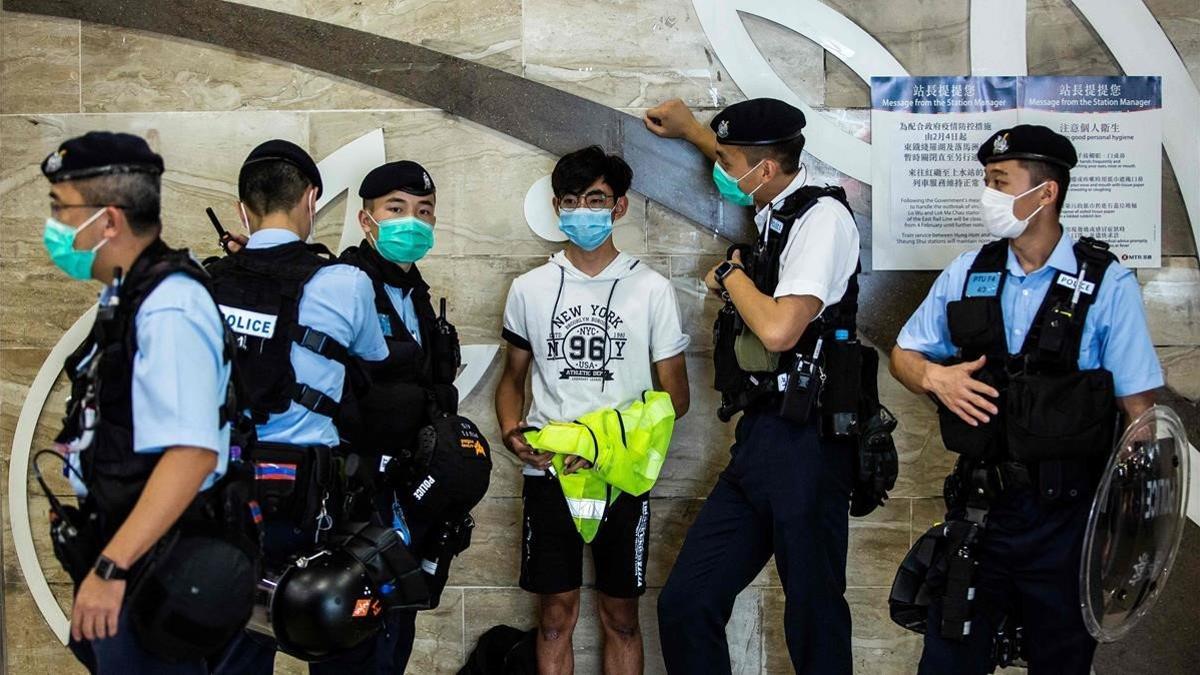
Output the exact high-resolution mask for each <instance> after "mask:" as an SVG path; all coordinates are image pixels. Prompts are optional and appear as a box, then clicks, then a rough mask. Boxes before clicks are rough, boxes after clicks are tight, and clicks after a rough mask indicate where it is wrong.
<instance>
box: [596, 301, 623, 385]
mask: <svg viewBox="0 0 1200 675" xmlns="http://www.w3.org/2000/svg"><path fill="white" fill-rule="evenodd" d="M619 281H621V280H620V279H613V285H612V288H610V289H608V300H605V301H604V362H603V363H601V364H600V367H601V369H603V368H604V367H605V366H607V365H608V361H609V358H608V315H609V314H610V313H611V309H612V299H613V293H616V292H617V282H619ZM606 381H607V380H605V379H604V378H603V377H601V378H600V391H604V383H605V382H606Z"/></svg>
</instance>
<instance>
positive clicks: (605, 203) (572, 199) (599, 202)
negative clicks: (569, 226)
mask: <svg viewBox="0 0 1200 675" xmlns="http://www.w3.org/2000/svg"><path fill="white" fill-rule="evenodd" d="M616 200H617V198H616V197H614V196H612V195H610V194H607V193H605V192H601V191H600V190H593V191H591V192H589V193H587V194H586V195H563V196H562V198H561V199H559V200H558V206H559V208H563V209H566V210H568V211H572V210H574V209H577V208H579V207H581V206H582V207H586V208H589V209H604V208H611V207H612V204H613V203H614V202H615V201H616Z"/></svg>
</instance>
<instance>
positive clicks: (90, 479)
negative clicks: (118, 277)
mask: <svg viewBox="0 0 1200 675" xmlns="http://www.w3.org/2000/svg"><path fill="white" fill-rule="evenodd" d="M175 273H182V274H186V275H188V276H189V277H191V278H192V279H195V280H196V281H197V282H199V283H200V284H201V285H202V286H204V288H205V290H207V291H209V292H210V293H211V279H210V278H209V277H208V275H207V274H205V272H204V270H203V269H202V268H201V267H200V265H199V264H197V263H196V262H195V261H194V260H193V259H192V258H191V256H190V255H189V254H188V252H187V251H186V250H174V249H171V248H170V247H168V246H167V245H166V244H165V243H163V242H162V240H156V241H155V242H154V243H153V244H151V245H150V246H149V247H147V248H146V250H145V251H143V252H142V254H141V255H140V256H138V259H137V260H136V261H135V262H134V264H133V266H132V267H131V268H130V270H129V272H128V274H126V275H125V277H124V278H123V279H122V281H121V284H120V288H119V290H118V291H117V294H116V301H117V302H116V303H115V304H114V303H112V302H107V303H104V304H103V305H102V306H101V307H100V308H99V309H98V312H97V316H96V322H95V323H94V324H93V325H92V332H91V333H90V334H89V335H88V337H87V339H86V340H85V341H84V343H83V344H82V345H81V346H80V347H79V349H77V350H76V351H75V352H74V353H73V354H71V356H70V357H68V358H67V361H66V373H67V377H68V378H69V379H70V381H71V398H70V401H69V403H68V407H67V415H66V417H65V418H64V419H63V429H62V431H61V432H60V433H59V434H58V436H57V438H56V439H55V440H56V441H58V442H60V443H70V442H72V441H74V440H75V439H78V438H80V437H81V436H84V435H86V434H87V433H88V429H87V427H88V426H92V429H91V433H93V434H94V435H93V440H92V442H91V444H90V445H89V446H88V447H87V448H86V449H85V450H84V452H82V453H81V455H80V459H81V460H82V468H83V471H82V473H83V476H82V478H83V481H84V484H85V485H86V486H87V488H88V500H89V501H90V502H91V504H93V505H94V506H95V508H96V509H97V511H98V512H99V513H100V515H101V521H102V522H101V530H102V532H101V535H102V538H103V540H104V541H107V540H108V539H109V538H110V537H111V536H112V535H113V534H114V533H115V532H116V531H117V528H119V527H120V526H121V523H123V522H124V521H125V518H126V517H127V516H128V515H129V513H130V511H132V510H133V507H134V505H135V504H136V503H137V500H138V498H139V497H140V496H141V493H142V489H143V488H144V487H145V484H146V481H147V480H148V479H149V477H150V474H151V472H153V471H154V467H155V466H156V465H157V464H158V460H159V458H160V457H161V455H158V454H146V453H136V452H134V451H133V364H134V356H135V354H136V353H137V334H136V332H137V322H136V317H137V312H138V309H139V308H140V307H141V305H142V302H143V301H144V300H145V299H146V297H147V296H149V295H150V293H151V292H152V291H153V290H154V289H155V288H157V287H158V285H159V283H161V282H162V281H163V280H164V279H166V278H167V277H168V276H170V275H172V274H175ZM225 336H226V340H225V359H226V361H227V362H228V360H229V359H230V358H232V354H233V347H232V342H231V338H230V335H229V333H228V332H226V334H225ZM232 397H233V381H232V378H231V380H230V388H229V391H228V392H227V397H226V401H225V402H224V404H223V405H222V406H221V410H220V417H219V418H218V419H220V420H222V421H224V422H228V421H231V419H232V418H231V416H232V415H233V414H235V413H236V411H235V410H234V409H233V398H232ZM89 408H90V409H92V410H93V411H94V414H95V421H94V423H91V424H90V423H89V418H90V417H91V416H92V413H89V412H88V410H89Z"/></svg>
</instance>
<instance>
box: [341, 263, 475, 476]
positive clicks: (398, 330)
mask: <svg viewBox="0 0 1200 675" xmlns="http://www.w3.org/2000/svg"><path fill="white" fill-rule="evenodd" d="M339 261H340V262H342V263H345V264H348V265H353V266H355V267H357V268H359V269H361V270H362V271H363V272H365V273H366V274H367V276H368V277H369V278H370V279H371V283H372V284H373V286H374V287H375V311H376V313H377V314H378V316H379V323H380V326H381V328H382V329H383V334H384V338H385V340H386V342H387V345H388V358H387V360H385V361H381V362H365V361H364V362H361V363H360V365H361V366H362V368H363V370H364V371H365V372H366V373H368V374H369V380H370V381H369V383H357V384H358V386H355V387H354V390H353V391H352V392H351V395H353V396H354V398H355V404H354V406H353V407H352V409H348V410H347V411H346V413H347V414H346V415H344V416H343V422H344V425H343V426H345V427H346V429H345V430H346V431H347V432H348V433H349V434H350V435H351V436H356V439H355V440H358V441H361V442H359V443H357V444H358V445H359V446H361V447H362V448H363V449H366V448H376V449H380V450H381V451H382V450H384V449H385V448H383V447H381V446H383V445H385V444H386V445H391V444H407V443H408V442H409V441H410V440H411V438H412V437H413V436H414V435H415V433H416V432H417V430H418V429H420V428H421V427H423V426H425V425H427V424H429V423H431V422H432V415H431V413H432V412H433V411H434V410H436V411H437V412H439V413H446V414H454V413H456V412H457V409H458V392H457V390H456V389H455V388H454V379H455V377H456V376H457V374H458V367H459V365H460V364H461V357H460V351H459V349H460V348H459V343H458V331H457V330H456V329H455V328H454V326H453V325H451V324H450V323H449V322H448V321H446V318H445V316H444V306H443V315H442V316H440V317H439V316H438V315H437V314H436V313H435V312H434V309H433V304H432V302H431V301H430V295H429V285H428V284H426V283H425V281H424V279H422V278H421V273H420V271H419V270H418V269H417V267H416V265H415V264H414V265H413V266H412V267H411V268H410V270H409V271H408V272H405V271H404V270H402V269H401V268H400V266H399V265H397V264H396V263H393V262H391V261H389V260H386V259H384V258H383V257H382V256H381V255H379V252H378V251H376V250H375V248H374V247H373V246H371V245H370V244H369V243H368V242H366V241H364V242H362V243H361V244H360V245H359V246H356V247H350V248H348V249H346V250H345V251H343V252H342V254H341V256H340V258H339ZM385 284H386V285H388V286H392V287H395V288H407V289H410V290H409V297H410V298H411V299H412V303H413V308H414V310H415V311H416V314H417V323H418V325H417V331H418V333H419V334H420V336H421V342H420V344H418V343H417V341H416V340H414V339H413V336H412V334H411V333H410V331H409V326H406V325H405V323H404V320H403V318H402V317H401V316H400V315H399V313H398V312H397V311H396V307H395V305H393V304H392V301H391V298H390V297H389V296H388V294H387V291H386V289H385V288H384V286H385ZM339 428H340V427H339ZM394 449H395V448H390V450H394ZM384 454H387V452H385V453H384Z"/></svg>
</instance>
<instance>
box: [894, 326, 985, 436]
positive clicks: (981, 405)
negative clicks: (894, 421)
mask: <svg viewBox="0 0 1200 675" xmlns="http://www.w3.org/2000/svg"><path fill="white" fill-rule="evenodd" d="M986 362H987V358H986V357H983V356H981V357H979V358H978V359H976V360H975V361H970V362H967V363H958V364H955V365H953V366H943V365H941V364H938V363H934V362H932V361H930V360H929V359H928V358H926V357H925V355H924V354H922V353H921V352H918V351H914V350H911V349H903V348H901V347H900V346H896V347H893V348H892V355H891V363H890V364H889V365H888V370H890V371H891V373H892V377H894V378H896V380H898V381H899V382H900V384H902V385H904V387H905V388H906V389H908V390H909V391H911V392H913V393H914V394H933V395H934V396H937V397H938V400H939V401H941V402H942V404H944V405H945V406H946V407H947V408H949V409H950V410H951V411H952V412H953V413H954V414H955V415H958V416H959V418H960V419H962V421H964V422H966V423H967V424H970V425H971V426H973V427H975V426H979V424H980V423H981V422H982V423H984V424H986V423H987V422H988V421H989V420H990V419H991V416H992V415H995V414H997V413H999V412H1000V409H999V408H997V407H996V404H995V403H993V402H992V401H991V400H988V399H989V397H990V398H991V399H995V398H997V397H998V396H999V395H1000V392H998V391H996V390H995V389H993V388H992V387H990V386H988V385H987V384H984V383H983V382H980V381H979V380H976V379H975V378H974V377H972V374H973V373H974V372H975V371H977V370H979V369H980V368H982V367H983V366H984V364H985V363H986Z"/></svg>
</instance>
